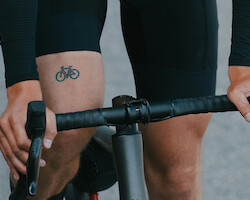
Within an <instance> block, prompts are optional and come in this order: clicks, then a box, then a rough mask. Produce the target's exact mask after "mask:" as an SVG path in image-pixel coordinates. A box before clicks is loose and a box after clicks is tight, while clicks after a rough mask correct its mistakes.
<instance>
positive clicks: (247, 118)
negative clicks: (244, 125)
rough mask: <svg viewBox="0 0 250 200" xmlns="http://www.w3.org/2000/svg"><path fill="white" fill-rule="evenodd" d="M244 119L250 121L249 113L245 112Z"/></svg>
mask: <svg viewBox="0 0 250 200" xmlns="http://www.w3.org/2000/svg"><path fill="white" fill-rule="evenodd" d="M245 120H246V121H248V122H250V113H247V114H246V116H245Z"/></svg>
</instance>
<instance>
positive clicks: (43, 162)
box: [40, 159, 46, 167]
mask: <svg viewBox="0 0 250 200" xmlns="http://www.w3.org/2000/svg"><path fill="white" fill-rule="evenodd" d="M45 165H46V162H45V160H43V159H41V160H40V167H45Z"/></svg>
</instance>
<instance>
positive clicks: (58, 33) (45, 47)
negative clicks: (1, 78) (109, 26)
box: [36, 0, 107, 56]
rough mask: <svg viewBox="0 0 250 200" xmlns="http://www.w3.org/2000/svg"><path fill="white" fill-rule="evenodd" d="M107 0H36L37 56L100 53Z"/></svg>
mask: <svg viewBox="0 0 250 200" xmlns="http://www.w3.org/2000/svg"><path fill="white" fill-rule="evenodd" d="M106 9H107V2H106V0H38V19H37V33H36V55H37V56H41V55H46V54H51V53H58V52H65V51H81V50H89V51H97V52H100V46H99V41H100V36H101V33H102V29H103V25H104V21H105V17H106Z"/></svg>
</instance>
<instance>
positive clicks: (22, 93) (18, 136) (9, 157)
mask: <svg viewBox="0 0 250 200" xmlns="http://www.w3.org/2000/svg"><path fill="white" fill-rule="evenodd" d="M7 96H8V104H7V107H6V109H5V111H4V112H3V113H2V115H1V117H0V150H1V152H2V154H3V156H4V158H5V160H6V162H7V164H8V165H9V167H10V170H11V173H12V174H13V176H14V178H15V179H16V180H18V179H19V173H18V172H20V173H22V174H26V166H25V164H26V162H27V160H28V152H29V149H30V145H31V141H30V139H29V138H28V136H27V133H26V131H25V124H26V120H27V107H28V103H29V102H30V101H34V100H42V95H41V89H40V84H39V82H38V81H23V82H19V83H16V84H14V85H13V86H10V87H9V88H7ZM46 118H47V126H46V133H45V137H44V142H43V143H44V147H45V148H50V146H51V144H52V141H53V139H54V138H55V136H56V134H57V131H56V122H55V114H54V113H53V112H52V111H50V110H49V109H48V108H46ZM46 141H47V142H46ZM48 141H49V142H48ZM50 141H51V142H50ZM45 164H46V163H45V161H44V160H41V162H40V165H41V166H42V167H43V166H45Z"/></svg>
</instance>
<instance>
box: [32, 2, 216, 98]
mask: <svg viewBox="0 0 250 200" xmlns="http://www.w3.org/2000/svg"><path fill="white" fill-rule="evenodd" d="M106 7H107V2H106V0H72V1H69V0H67V1H66V0H39V13H38V22H37V43H36V48H37V49H36V50H37V56H41V55H45V54H50V53H58V52H64V51H78V50H91V51H97V52H100V47H99V40H100V36H101V32H102V28H103V24H104V21H105V16H106ZM121 18H122V28H123V34H124V39H125V43H126V46H127V50H128V54H129V57H130V60H131V64H132V67H133V71H134V77H135V82H136V90H137V95H138V97H144V98H146V99H148V100H150V101H159V100H167V99H174V98H184V97H198V96H206V95H213V94H214V93H215V82H216V68H217V43H218V20H217V8H216V0H121Z"/></svg>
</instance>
